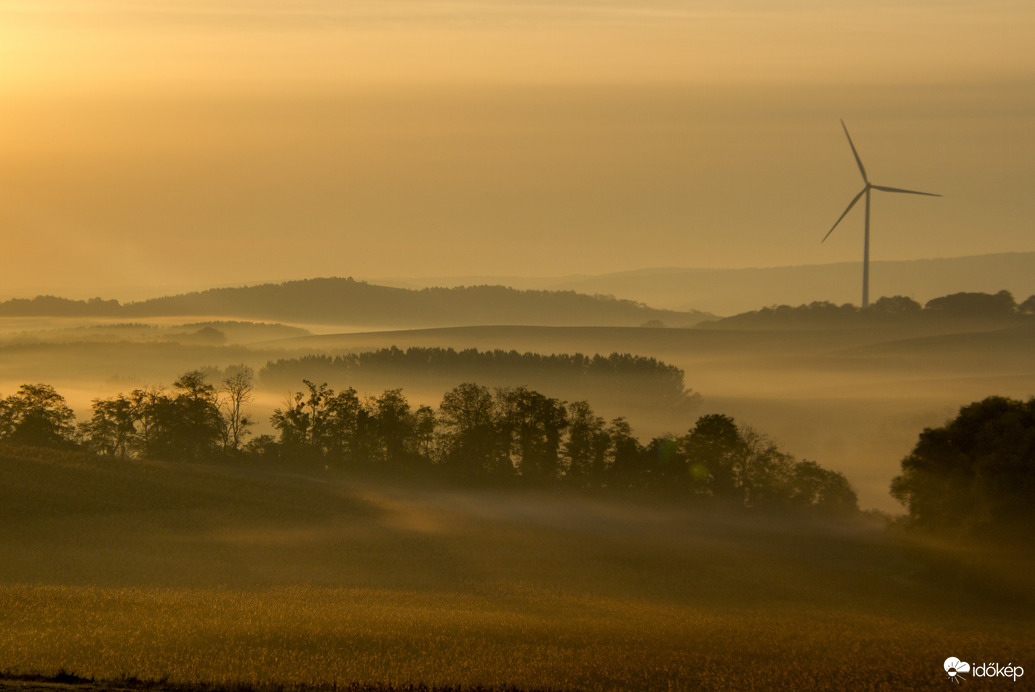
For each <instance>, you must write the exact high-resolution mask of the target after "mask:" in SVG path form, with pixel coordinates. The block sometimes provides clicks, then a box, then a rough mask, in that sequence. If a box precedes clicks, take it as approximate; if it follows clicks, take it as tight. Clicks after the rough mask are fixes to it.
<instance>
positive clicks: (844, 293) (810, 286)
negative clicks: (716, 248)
mask: <svg viewBox="0 0 1035 692" xmlns="http://www.w3.org/2000/svg"><path fill="white" fill-rule="evenodd" d="M494 281H495V282H498V283H505V284H507V285H510V286H515V287H518V288H535V289H550V290H568V291H578V292H581V293H591V294H594V293H599V294H607V295H614V296H618V297H619V298H625V299H628V300H635V301H641V302H643V303H646V304H648V305H653V306H655V307H658V308H665V309H670V310H690V309H696V310H705V311H708V312H714V313H717V314H720V315H733V314H736V313H740V312H745V311H747V310H757V309H758V308H761V307H765V306H768V305H800V304H803V303H811V302H814V301H829V302H832V303H836V304H839V305H840V304H843V303H855V304H858V303H859V298H860V292H861V290H862V289H861V283H862V263H861V262H841V263H837V264H818V265H804V266H792V267H769V268H748V269H696V268H679V267H667V268H665V267H659V268H652V269H640V270H636V271H628V272H618V273H613V274H600V275H595V276H568V277H553V278H523V277H507V278H496V279H495V280H494ZM385 282H386V283H392V284H393V285H404V284H405V285H408V286H421V285H425V286H431V285H438V286H450V285H456V284H458V283H470V282H471V278H463V279H461V278H427V279H411V280H398V281H390V280H385ZM1001 289H1006V290H1008V291H1010V292H1011V293H1013V294H1014V296H1015V297H1016V298H1017V300H1018V301H1021V300H1024V299H1025V298H1026V297H1028V296H1030V295H1032V294H1035V252H1014V253H1001V254H991V255H975V256H969V257H951V258H942V259H925V260H908V261H896V262H885V261H881V262H876V261H875V262H870V292H871V296H872V297H873V298H874V299H876V298H878V297H880V296H893V295H904V296H908V297H910V298H912V299H914V300H916V301H918V302H920V303H925V302H927V301H928V300H930V299H931V298H934V297H936V296H941V295H946V294H950V293H957V292H960V291H978V292H987V293H995V292H996V291H999V290H1001Z"/></svg>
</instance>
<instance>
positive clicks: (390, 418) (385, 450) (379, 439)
mask: <svg viewBox="0 0 1035 692" xmlns="http://www.w3.org/2000/svg"><path fill="white" fill-rule="evenodd" d="M367 408H368V410H369V411H370V430H371V432H372V433H373V435H372V438H373V441H374V444H373V451H374V455H375V458H374V459H373V461H376V462H379V463H383V464H387V465H388V466H389V467H399V466H402V465H404V464H406V463H410V462H413V461H415V457H416V455H417V454H416V452H417V440H416V429H417V420H416V418H415V417H414V415H413V412H412V410H411V409H410V404H409V402H408V401H407V400H406V397H405V396H403V393H402V390H401V389H388V390H385V392H384V393H383V394H381V396H379V397H376V398H371V399H370V400H369V401H368V405H367Z"/></svg>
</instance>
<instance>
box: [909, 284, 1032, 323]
mask: <svg viewBox="0 0 1035 692" xmlns="http://www.w3.org/2000/svg"><path fill="white" fill-rule="evenodd" d="M924 312H925V313H927V314H931V315H938V316H940V317H956V318H961V317H965V318H990V317H1009V316H1010V315H1013V314H1015V313H1016V312H1017V304H1016V303H1015V302H1014V299H1013V295H1012V294H1011V293H1010V292H1009V291H999V292H998V293H996V294H991V293H953V294H952V295H948V296H942V297H941V298H935V299H933V300H929V301H927V305H925V306H924Z"/></svg>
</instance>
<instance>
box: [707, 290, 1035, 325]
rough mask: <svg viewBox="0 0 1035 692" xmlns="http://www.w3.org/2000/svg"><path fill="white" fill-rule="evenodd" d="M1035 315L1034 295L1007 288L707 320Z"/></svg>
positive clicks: (818, 303)
mask: <svg viewBox="0 0 1035 692" xmlns="http://www.w3.org/2000/svg"><path fill="white" fill-rule="evenodd" d="M1032 315H1035V295H1033V296H1029V297H1028V298H1027V299H1026V300H1024V301H1023V302H1021V303H1017V301H1016V300H1015V299H1014V297H1013V294H1011V293H1010V292H1009V291H999V292H998V293H953V294H951V295H946V296H941V297H939V298H933V299H931V300H929V301H927V303H925V304H924V305H921V304H920V303H918V302H917V301H915V300H913V299H912V298H909V297H907V296H890V297H889V296H885V297H883V298H880V299H879V300H877V301H875V302H874V303H871V304H870V305H869V306H868V307H866V308H860V307H859V306H857V305H852V304H851V303H845V304H844V305H837V304H836V303H831V302H828V301H814V302H812V303H808V304H805V305H798V306H796V307H791V306H790V305H775V306H772V307H766V308H762V309H761V310H753V311H751V312H744V313H741V314H739V315H733V316H732V317H726V318H724V319H721V320H717V321H715V322H711V323H709V324H711V325H714V326H721V327H735V326H765V325H787V324H796V323H807V324H817V323H819V324H830V323H835V324H836V323H848V324H859V323H864V324H865V323H886V322H889V321H890V322H894V321H907V320H919V319H960V320H963V319H966V320H983V319H1012V318H1025V317H1031V316H1032Z"/></svg>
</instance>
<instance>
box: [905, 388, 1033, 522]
mask: <svg viewBox="0 0 1035 692" xmlns="http://www.w3.org/2000/svg"><path fill="white" fill-rule="evenodd" d="M891 494H892V496H893V497H895V499H897V500H898V501H899V502H901V503H903V504H904V505H906V507H907V509H908V510H909V516H908V521H909V523H910V524H911V525H913V526H916V527H921V528H927V529H939V528H940V529H947V530H952V531H957V532H958V531H963V532H971V533H987V532H991V533H997V534H1001V533H1013V534H1021V535H1026V536H1029V537H1030V536H1032V535H1035V398H1033V399H1029V400H1028V401H1026V402H1024V401H1018V400H1015V399H1009V398H1005V397H989V398H987V399H984V400H983V401H979V402H976V403H973V404H969V405H967V406H964V407H963V408H961V409H960V412H959V415H957V416H956V418H954V419H953V420H951V421H949V422H948V423H946V425H944V426H942V427H940V428H927V429H925V430H924V431H923V432H922V433H921V434H920V438H919V440H918V441H917V443H916V446H915V447H914V448H913V451H912V453H910V455H909V456H907V457H906V458H905V459H903V460H902V474H901V475H900V476H897V477H896V478H895V479H894V480H893V481H892V484H891Z"/></svg>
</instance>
